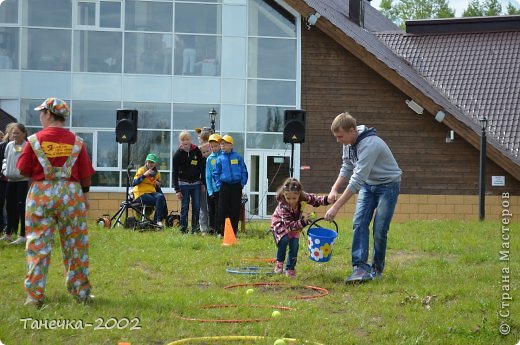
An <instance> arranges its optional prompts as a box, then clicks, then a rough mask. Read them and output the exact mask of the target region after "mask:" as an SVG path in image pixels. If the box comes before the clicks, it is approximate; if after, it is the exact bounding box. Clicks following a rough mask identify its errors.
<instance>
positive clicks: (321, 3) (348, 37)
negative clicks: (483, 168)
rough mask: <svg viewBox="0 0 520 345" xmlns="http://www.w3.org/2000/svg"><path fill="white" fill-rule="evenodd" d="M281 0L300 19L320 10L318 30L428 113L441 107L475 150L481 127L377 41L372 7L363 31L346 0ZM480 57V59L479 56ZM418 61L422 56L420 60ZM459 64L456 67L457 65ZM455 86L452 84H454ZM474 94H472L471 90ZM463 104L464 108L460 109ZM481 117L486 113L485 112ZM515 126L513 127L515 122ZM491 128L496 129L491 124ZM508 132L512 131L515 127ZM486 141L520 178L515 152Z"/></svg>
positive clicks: (448, 122)
mask: <svg viewBox="0 0 520 345" xmlns="http://www.w3.org/2000/svg"><path fill="white" fill-rule="evenodd" d="M285 1H286V2H287V3H288V4H289V5H291V6H292V7H293V8H295V9H297V10H298V11H299V12H300V13H301V15H302V16H304V17H306V16H308V15H309V14H310V13H313V11H316V12H318V13H320V14H321V15H322V16H323V17H324V18H323V19H319V20H318V22H317V23H316V27H317V28H319V29H320V30H322V31H324V32H325V33H326V34H328V35H329V36H330V37H331V38H333V39H334V40H336V41H337V42H338V43H339V44H341V45H342V46H343V47H345V48H346V49H347V50H348V51H349V52H351V53H352V54H353V55H354V56H357V57H358V58H359V59H362V60H363V61H364V62H365V63H366V64H367V65H368V66H370V67H371V68H373V69H374V70H375V71H376V72H378V73H380V74H381V76H383V77H384V78H386V79H387V80H388V81H390V82H391V83H392V84H393V85H394V86H396V87H397V88H398V89H400V90H401V91H402V92H404V93H405V94H407V95H408V96H409V97H412V96H411V95H414V96H416V97H418V98H419V99H418V100H419V101H421V102H420V103H421V105H423V106H424V107H425V108H426V109H427V110H428V111H429V112H430V113H432V114H435V113H436V112H437V111H439V110H442V111H444V112H445V113H446V114H447V115H450V116H446V118H445V120H444V121H443V122H444V123H445V124H446V125H448V126H450V127H451V128H452V129H456V132H457V133H459V134H461V135H462V136H463V137H464V138H465V139H466V140H467V141H468V142H469V143H471V144H472V145H474V146H475V147H477V148H478V142H479V137H480V135H481V129H480V124H479V122H478V120H477V117H476V116H475V115H474V114H471V113H468V112H467V110H466V108H467V107H466V106H467V105H466V104H462V105H459V104H457V103H455V102H454V100H453V98H450V97H448V94H447V93H445V91H444V89H443V87H444V84H440V83H439V84H438V86H435V85H434V83H432V82H431V81H430V80H429V79H428V78H426V77H424V76H423V74H422V73H420V72H419V68H418V67H416V66H415V65H413V64H412V63H411V62H410V61H408V60H407V59H405V58H404V57H402V56H401V55H400V54H399V53H398V51H397V49H396V50H395V51H394V50H393V48H390V47H391V46H392V47H393V45H390V44H389V45H387V44H385V43H384V42H383V40H380V39H379V38H378V36H379V37H382V36H383V33H379V34H378V35H376V34H374V33H375V32H377V31H378V30H373V31H372V30H371V29H372V28H375V27H377V25H376V24H374V23H372V22H371V21H372V20H376V21H377V20H379V19H378V17H377V15H372V14H371V12H370V11H372V10H374V11H376V10H375V9H373V8H370V7H369V6H366V11H365V15H366V17H365V27H366V28H367V29H364V28H361V27H359V26H357V25H356V24H355V23H354V22H352V21H351V20H350V19H349V18H347V13H348V10H347V8H348V0H345V1H339V0H285ZM385 26H386V25H385ZM381 31H386V34H387V35H388V36H387V37H404V35H405V34H404V32H403V31H401V30H399V29H398V28H396V27H395V26H393V28H392V29H389V30H386V29H382V30H381ZM385 42H387V41H385ZM512 45H513V44H511V46H512ZM518 47H519V45H518V44H516V47H511V49H512V50H511V51H513V50H514V49H518ZM517 52H518V50H517ZM488 53H492V52H488ZM480 56H481V57H482V56H483V55H480ZM488 58H491V57H488ZM418 60H421V59H420V58H419V59H418ZM488 65H489V63H488ZM430 68H436V69H440V70H444V69H445V68H448V66H431V67H430ZM458 68H461V65H460V64H459V67H458ZM512 68H519V64H518V63H516V66H513V67H512ZM517 71H518V70H517ZM479 78H481V79H482V80H483V79H486V78H487V77H486V74H483V75H481V76H480V77H479ZM502 78H503V79H505V80H504V82H506V83H512V81H513V79H509V78H508V77H507V76H505V77H504V76H502ZM516 80H518V79H516ZM448 81H449V80H446V82H448ZM459 82H461V81H459ZM454 87H455V88H457V86H454ZM458 87H460V85H459V86H458ZM494 91H496V90H494ZM473 94H475V92H474V93H473ZM516 94H517V95H518V91H517V93H516ZM414 100H415V99H414ZM463 106H465V107H464V108H463ZM486 115H487V116H488V117H490V114H486ZM492 117H493V118H494V124H495V126H498V124H497V121H499V119H498V117H495V116H492ZM504 122H505V124H504V126H503V127H506V126H513V123H512V122H511V123H510V122H509V121H507V122H506V121H504ZM516 126H518V124H517V125H516ZM494 130H496V128H495V129H494ZM512 131H515V129H514V127H513V129H512ZM512 131H508V132H507V133H511V132H512ZM516 132H518V127H516ZM508 135H509V134H508ZM517 141H518V140H517ZM488 144H489V146H488V153H487V154H488V156H490V157H491V158H492V159H493V160H494V161H495V162H496V163H497V164H499V165H500V166H502V167H503V168H504V169H506V170H507V171H508V172H509V173H511V174H512V175H513V176H515V177H516V178H517V179H520V157H519V156H518V152H514V150H511V149H509V148H506V147H505V146H503V142H500V141H499V139H498V136H495V135H490V136H488Z"/></svg>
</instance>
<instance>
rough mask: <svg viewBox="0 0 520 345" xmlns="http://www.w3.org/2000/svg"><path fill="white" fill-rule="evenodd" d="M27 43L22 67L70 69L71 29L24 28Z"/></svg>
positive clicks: (55, 69) (50, 69) (54, 69)
mask: <svg viewBox="0 0 520 345" xmlns="http://www.w3.org/2000/svg"><path fill="white" fill-rule="evenodd" d="M22 33H23V35H24V36H25V37H27V45H24V47H23V49H22V68H23V69H34V70H49V71H70V53H71V31H70V30H53V29H23V31H22Z"/></svg>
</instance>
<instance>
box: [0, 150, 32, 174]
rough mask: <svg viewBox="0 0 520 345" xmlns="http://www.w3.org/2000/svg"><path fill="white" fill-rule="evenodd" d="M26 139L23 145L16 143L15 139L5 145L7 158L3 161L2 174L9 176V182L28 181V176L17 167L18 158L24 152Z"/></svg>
mask: <svg viewBox="0 0 520 345" xmlns="http://www.w3.org/2000/svg"><path fill="white" fill-rule="evenodd" d="M25 144H26V141H24V142H23V144H21V145H15V143H14V141H10V142H9V143H8V144H7V146H6V147H5V156H4V157H5V158H4V161H3V162H2V174H4V176H6V177H7V181H8V182H18V181H28V180H29V178H28V177H27V176H23V175H21V174H20V170H18V168H17V167H16V163H18V158H19V157H20V155H21V154H22V151H23V147H24V145H25Z"/></svg>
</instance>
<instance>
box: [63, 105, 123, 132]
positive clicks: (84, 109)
mask: <svg viewBox="0 0 520 345" xmlns="http://www.w3.org/2000/svg"><path fill="white" fill-rule="evenodd" d="M120 105H121V103H120V102H95V101H74V102H73V103H72V109H71V110H72V113H71V118H72V126H73V127H92V128H115V125H116V110H117V109H118V108H119V107H120ZM114 141H115V137H114Z"/></svg>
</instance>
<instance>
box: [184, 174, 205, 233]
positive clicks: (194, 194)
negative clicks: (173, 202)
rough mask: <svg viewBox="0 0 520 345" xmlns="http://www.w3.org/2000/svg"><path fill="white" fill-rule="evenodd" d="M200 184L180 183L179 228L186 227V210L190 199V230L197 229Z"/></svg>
mask: <svg viewBox="0 0 520 345" xmlns="http://www.w3.org/2000/svg"><path fill="white" fill-rule="evenodd" d="M201 186H202V185H201V184H200V183H198V184H183V185H180V186H179V187H180V189H181V193H182V201H181V230H182V231H186V230H187V229H188V210H189V208H190V199H191V231H192V232H197V231H199V213H200V191H201Z"/></svg>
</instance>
